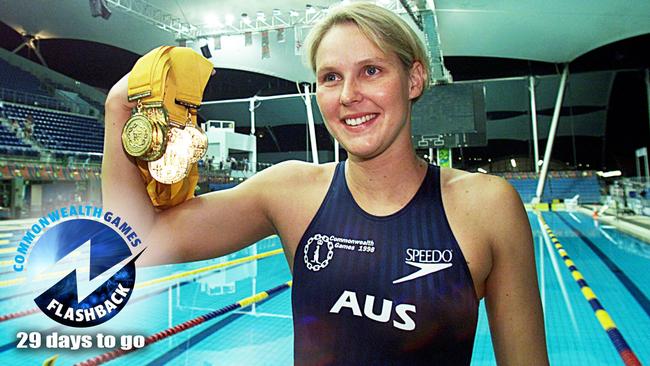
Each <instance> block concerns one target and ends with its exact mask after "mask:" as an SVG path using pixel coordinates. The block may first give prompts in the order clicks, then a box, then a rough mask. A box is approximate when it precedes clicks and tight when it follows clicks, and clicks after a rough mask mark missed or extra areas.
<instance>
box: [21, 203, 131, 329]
mask: <svg viewBox="0 0 650 366" xmlns="http://www.w3.org/2000/svg"><path fill="white" fill-rule="evenodd" d="M49 226H51V227H49ZM48 227H49V228H48ZM41 233H42V234H41ZM39 234H41V235H40V237H38V238H37V235H39ZM140 244H141V240H140V239H139V238H138V236H137V234H136V232H135V231H134V230H133V229H132V228H131V227H130V226H129V225H128V223H127V222H126V221H125V220H123V219H122V218H121V217H119V216H117V215H115V214H114V213H112V212H110V211H107V212H103V209H102V208H101V207H94V206H70V207H66V208H61V209H59V210H56V211H53V212H51V213H50V214H48V215H47V216H43V217H42V218H41V219H39V221H38V222H37V223H35V224H34V225H32V226H31V228H30V230H28V231H27V233H26V234H25V236H24V237H23V239H22V240H21V243H20V244H19V247H18V250H17V251H18V253H23V254H24V256H22V258H20V257H21V256H20V255H17V256H16V258H15V262H16V263H15V265H14V270H16V271H22V270H24V269H26V270H27V275H28V279H30V282H31V283H39V284H41V285H40V287H41V288H40V289H39V291H38V292H37V294H38V295H37V296H36V298H34V301H35V302H36V305H37V306H38V307H39V308H40V309H41V311H43V313H45V314H46V315H47V316H48V317H50V318H51V319H52V320H54V321H56V322H58V323H61V324H64V325H68V326H72V327H91V326H95V325H98V324H101V323H104V322H106V321H108V320H109V319H111V318H113V317H114V316H115V315H117V313H118V312H120V310H122V309H123V308H124V306H125V305H126V303H127V302H128V300H129V297H130V296H131V294H132V292H133V288H134V285H135V274H136V270H135V261H136V260H137V258H138V257H139V256H140V254H141V253H142V252H140V253H139V254H137V255H133V254H132V253H131V249H130V248H131V247H137V246H138V245H140ZM30 247H31V250H30V251H29V256H27V252H28V250H29V249H30ZM43 283H45V284H46V285H45V286H44V288H45V289H44V290H43V285H42V284H43Z"/></svg>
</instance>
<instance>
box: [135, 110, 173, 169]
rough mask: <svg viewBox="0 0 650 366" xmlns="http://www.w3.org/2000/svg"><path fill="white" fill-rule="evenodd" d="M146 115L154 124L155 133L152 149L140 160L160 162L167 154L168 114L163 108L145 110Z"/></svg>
mask: <svg viewBox="0 0 650 366" xmlns="http://www.w3.org/2000/svg"><path fill="white" fill-rule="evenodd" d="M144 113H145V114H146V115H147V116H148V117H149V120H150V121H152V123H153V133H152V144H151V148H150V149H149V151H148V152H147V153H146V154H145V155H143V156H141V157H140V159H142V160H144V161H152V160H158V159H160V158H161V157H162V155H163V153H164V152H165V146H166V143H167V126H166V125H167V113H166V111H165V109H164V108H162V107H153V108H145V109H144Z"/></svg>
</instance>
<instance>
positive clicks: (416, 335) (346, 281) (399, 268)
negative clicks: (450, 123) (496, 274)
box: [292, 162, 478, 366]
mask: <svg viewBox="0 0 650 366" xmlns="http://www.w3.org/2000/svg"><path fill="white" fill-rule="evenodd" d="M292 303H293V322H294V337H295V341H294V361H295V364H296V365H300V366H302V365H355V366H356V365H469V363H470V360H471V356H472V347H473V344H474V335H475V332H476V322H477V317H478V300H477V298H476V293H475V290H474V284H473V282H472V278H471V275H470V272H469V268H468V267H467V264H466V262H465V258H464V257H463V254H462V252H461V250H460V247H459V246H458V243H457V241H456V239H455V238H454V235H453V234H452V231H451V228H450V227H449V223H448V221H447V217H446V215H445V211H444V208H443V206H442V201H441V196H440V169H439V168H438V167H436V166H433V165H430V166H429V168H428V170H427V174H426V177H425V179H424V181H423V182H422V185H421V187H420V188H419V190H418V192H417V193H416V194H415V196H414V197H413V199H412V200H411V201H410V202H409V203H408V204H407V205H406V206H405V207H404V208H402V209H401V210H399V211H398V212H396V213H394V214H392V215H389V216H382V217H379V216H373V215H370V214H368V213H367V212H365V211H363V209H362V208H361V207H359V206H358V205H357V204H356V202H355V201H354V198H353V197H352V194H351V193H350V190H349V189H348V186H347V183H346V181H345V163H344V162H342V163H339V164H338V165H337V167H336V171H335V173H334V178H333V180H332V183H331V186H330V188H329V191H328V192H327V195H326V196H325V200H324V201H323V203H322V204H321V207H320V208H319V209H318V212H317V213H316V216H315V217H314V219H313V220H312V222H311V223H310V224H309V226H308V228H307V230H306V232H305V234H304V235H303V237H302V239H301V240H300V244H299V245H298V248H297V250H296V254H295V259H294V266H293V290H292Z"/></svg>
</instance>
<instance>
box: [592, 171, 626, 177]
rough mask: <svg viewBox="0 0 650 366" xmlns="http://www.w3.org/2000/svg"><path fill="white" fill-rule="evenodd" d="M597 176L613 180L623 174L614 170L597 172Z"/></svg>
mask: <svg viewBox="0 0 650 366" xmlns="http://www.w3.org/2000/svg"><path fill="white" fill-rule="evenodd" d="M596 175H597V176H599V177H602V178H612V177H620V176H621V175H623V173H622V172H621V171H620V170H612V171H609V172H603V171H597V172H596Z"/></svg>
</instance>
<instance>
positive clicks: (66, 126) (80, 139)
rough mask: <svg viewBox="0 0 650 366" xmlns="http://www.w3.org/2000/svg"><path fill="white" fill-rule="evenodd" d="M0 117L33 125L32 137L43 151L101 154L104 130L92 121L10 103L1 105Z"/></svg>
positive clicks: (88, 118) (74, 115) (96, 121)
mask: <svg viewBox="0 0 650 366" xmlns="http://www.w3.org/2000/svg"><path fill="white" fill-rule="evenodd" d="M3 112H4V115H5V116H6V117H7V118H9V119H14V120H18V121H19V122H20V123H21V125H24V123H25V120H26V119H27V118H28V116H31V119H32V121H33V123H34V124H33V134H32V137H33V139H35V140H36V141H37V142H38V143H39V144H40V145H41V146H42V147H43V148H45V149H49V150H53V151H57V150H58V151H60V152H69V153H74V152H82V153H84V152H85V153H89V152H92V153H101V152H102V149H103V146H104V126H103V124H102V123H101V122H100V121H98V120H97V119H96V118H93V117H88V116H82V115H79V114H74V113H67V112H60V111H54V110H48V109H44V108H39V107H32V106H27V105H21V104H14V103H4V107H3Z"/></svg>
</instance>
